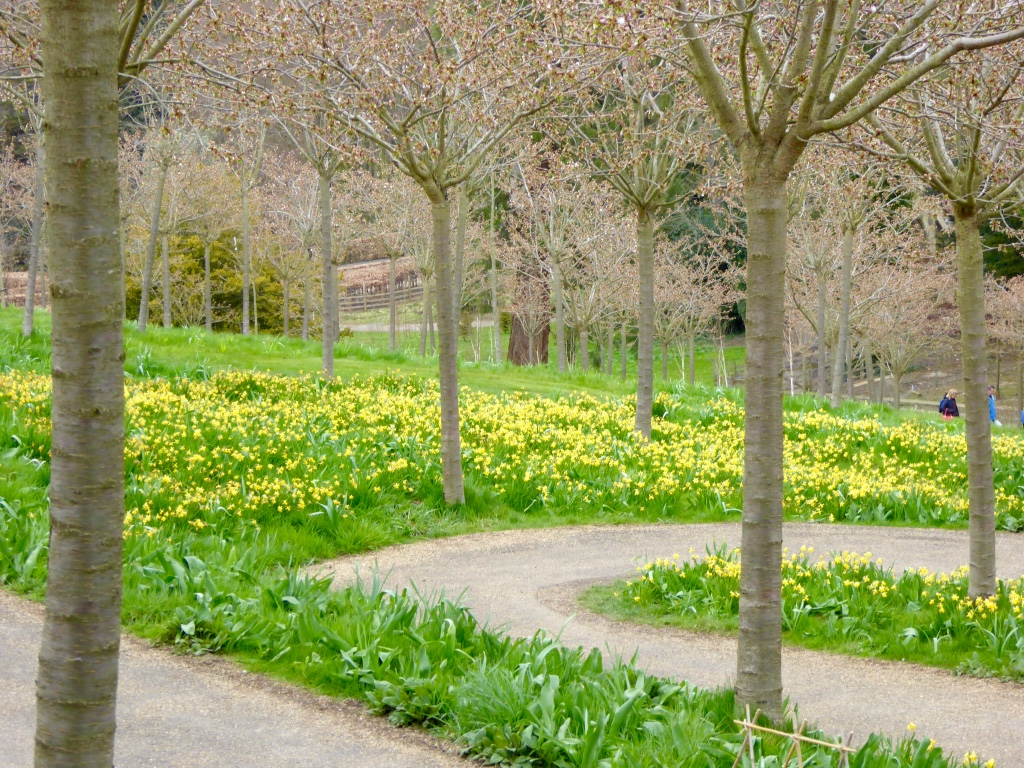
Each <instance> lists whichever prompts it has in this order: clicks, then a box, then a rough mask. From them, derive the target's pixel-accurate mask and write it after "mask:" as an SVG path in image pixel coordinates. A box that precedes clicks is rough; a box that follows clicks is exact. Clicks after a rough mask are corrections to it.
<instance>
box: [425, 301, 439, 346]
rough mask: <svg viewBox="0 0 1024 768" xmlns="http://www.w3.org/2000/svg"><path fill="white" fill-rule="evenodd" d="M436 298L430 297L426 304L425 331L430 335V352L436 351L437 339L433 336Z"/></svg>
mask: <svg viewBox="0 0 1024 768" xmlns="http://www.w3.org/2000/svg"><path fill="white" fill-rule="evenodd" d="M435 302H436V299H434V298H431V300H430V303H429V304H427V333H428V334H429V336H430V354H434V353H435V352H437V339H436V338H435V336H434V331H435V330H436V325H435V324H434V303H435Z"/></svg>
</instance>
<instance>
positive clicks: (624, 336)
mask: <svg viewBox="0 0 1024 768" xmlns="http://www.w3.org/2000/svg"><path fill="white" fill-rule="evenodd" d="M628 329H629V326H628V325H626V321H625V319H623V321H622V324H621V325H620V326H619V378H620V379H622V380H623V381H625V380H626V349H627V348H628V346H629V340H628V332H629V331H628ZM653 374H654V360H653V355H652V359H651V375H652V378H653Z"/></svg>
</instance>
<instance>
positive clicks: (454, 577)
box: [321, 523, 1024, 768]
mask: <svg viewBox="0 0 1024 768" xmlns="http://www.w3.org/2000/svg"><path fill="white" fill-rule="evenodd" d="M785 538H786V545H787V546H788V547H789V548H790V549H791V550H793V551H795V550H797V549H799V547H800V546H801V545H807V546H813V547H815V549H816V551H817V552H819V553H826V552H829V551H840V550H850V551H856V552H859V553H862V554H863V553H865V552H871V553H872V554H874V555H875V556H879V557H882V558H883V559H884V561H885V562H886V563H891V564H893V565H894V566H895V567H896V568H897V569H902V568H904V567H920V566H924V567H927V568H929V569H931V570H933V571H949V570H952V569H953V568H956V567H957V566H959V565H962V564H964V563H965V562H966V559H967V534H966V533H965V532H961V531H936V530H921V529H910V528H902V529H900V528H872V527H866V526H865V527H852V526H834V525H809V524H792V523H787V525H786V537H785ZM712 542H727V543H728V544H730V545H735V544H738V543H739V525H738V524H716V525H685V526H684V525H645V526H617V527H595V526H588V527H574V528H557V529H541V530H526V531H509V532H501V533H486V534H477V535H471V536H464V537H459V538H455V539H442V540H434V541H427V542H421V543H417V544H409V545H403V546H398V547H391V548H388V549H384V550H381V551H378V552H376V553H373V554H370V555H367V556H363V557H349V558H342V559H339V560H336V561H333V562H331V563H328V564H325V565H324V566H321V569H322V570H324V571H326V572H333V573H334V574H335V580H336V582H337V583H339V584H344V583H349V582H351V581H352V580H353V579H354V577H355V572H356V568H355V566H359V567H361V568H362V569H363V572H364V573H366V570H367V568H373V567H375V566H376V567H377V568H379V569H380V571H381V572H382V573H389V576H388V583H389V584H390V585H391V586H392V587H395V586H403V585H405V584H408V583H409V582H414V583H415V584H416V586H417V587H418V588H419V589H421V590H422V591H425V592H428V593H429V592H437V591H442V590H443V591H444V593H445V594H447V595H449V596H452V597H456V596H458V595H460V594H461V595H464V600H465V601H466V603H467V604H468V605H469V606H470V607H471V608H472V609H473V610H474V611H475V613H476V614H477V616H478V617H480V618H481V619H487V620H489V621H490V623H491V624H492V625H501V626H504V627H506V628H507V629H508V630H509V631H510V632H512V633H513V634H516V635H529V634H532V633H533V632H534V631H535V630H537V629H540V628H543V629H546V630H548V631H551V632H555V633H557V632H560V633H561V638H562V640H563V642H565V643H566V644H568V645H583V646H586V647H599V648H607V649H609V650H611V651H613V652H615V653H622V654H626V655H630V654H632V653H633V651H634V650H637V651H638V653H639V663H640V664H641V666H643V667H644V668H646V669H648V670H650V671H651V672H654V673H657V674H659V675H666V676H671V677H675V678H677V679H685V680H688V681H690V682H693V683H698V684H700V685H705V686H718V685H724V684H728V683H729V682H730V679H731V677H732V675H733V670H734V665H735V651H736V648H735V645H736V644H735V641H734V640H733V639H732V638H726V637H715V636H707V635H698V634H694V633H689V632H683V631H680V630H674V629H661V628H652V627H645V626H635V625H630V624H626V623H619V622H614V621H610V620H607V619H604V618H602V617H599V616H595V615H593V614H588V613H587V612H584V611H582V610H581V609H579V607H578V606H577V604H576V596H577V595H578V594H579V593H580V592H581V591H582V590H583V589H585V588H586V587H587V586H589V585H591V584H593V583H596V582H608V581H611V580H613V579H616V578H621V577H624V576H628V574H630V573H632V572H633V570H634V566H635V561H636V559H637V558H639V557H645V556H650V557H665V556H671V555H672V554H674V553H679V554H680V556H682V557H685V556H686V555H687V553H688V551H689V548H690V547H693V548H694V549H696V550H697V551H698V552H703V550H704V547H705V545H706V544H710V543H712ZM997 552H998V562H999V575H1000V576H1001V577H1003V578H1011V577H1012V578H1016V577H1018V576H1020V575H1022V574H1024V537H1021V536H1017V535H1012V534H1010V535H1000V536H999V538H998V541H997ZM783 679H784V684H785V692H786V695H787V696H789V697H790V698H791V699H792V701H794V702H796V703H797V704H798V705H799V707H800V714H801V716H803V717H806V718H808V719H810V720H812V721H814V722H816V723H818V724H819V725H820V726H821V727H823V728H825V729H826V730H828V731H830V732H832V733H836V734H839V733H849V732H851V731H852V732H853V733H854V735H855V739H856V737H857V736H860V737H862V738H863V737H864V736H866V735H867V734H868V733H869V732H872V731H884V732H887V733H890V734H893V735H897V736H898V735H902V734H904V733H905V732H906V731H905V729H906V726H907V724H908V723H915V724H916V725H917V726H918V728H919V733H922V734H926V735H927V736H929V737H931V738H934V739H935V740H936V741H938V742H939V743H940V744H942V745H943V746H944V747H946V749H947V750H948V751H950V752H951V753H952V754H954V755H962V754H963V753H964V752H965V751H966V750H967V749H968V748H970V749H974V750H976V751H977V752H978V753H979V754H983V755H985V756H986V757H994V758H996V760H997V762H998V764H999V765H1000V766H1001V768H1010V766H1013V767H1015V768H1016V767H1019V766H1024V737H1022V736H1021V734H1022V733H1024V686H1022V685H1019V684H1016V683H1001V682H998V681H994V680H980V679H976V678H969V677H955V676H953V675H952V674H951V673H950V672H948V671H944V670H939V669H930V668H927V667H922V666H918V665H911V664H899V663H894V662H885V661H875V660H869V659H857V658H852V657H847V656H838V655H829V654H824V653H819V652H812V651H805V650H799V649H790V648H787V649H786V650H785V652H784V658H783Z"/></svg>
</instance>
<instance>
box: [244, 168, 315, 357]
mask: <svg viewBox="0 0 1024 768" xmlns="http://www.w3.org/2000/svg"><path fill="white" fill-rule="evenodd" d="M240 179H241V193H242V335H243V336H246V335H248V333H249V281H250V275H249V272H250V269H251V266H252V249H251V245H252V244H251V243H250V241H249V183H248V181H247V180H246V177H245V169H244V168H243V169H242V173H241V176H240ZM322 194H323V192H322V191H321V195H322ZM322 204H323V203H322V200H321V205H322ZM322 212H323V208H322V207H321V213H322ZM332 367H333V365H332ZM332 375H333V374H332Z"/></svg>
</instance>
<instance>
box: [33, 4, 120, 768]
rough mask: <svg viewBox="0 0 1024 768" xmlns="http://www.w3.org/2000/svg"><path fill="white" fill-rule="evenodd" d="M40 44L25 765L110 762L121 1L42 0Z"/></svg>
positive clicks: (116, 575)
mask: <svg viewBox="0 0 1024 768" xmlns="http://www.w3.org/2000/svg"><path fill="white" fill-rule="evenodd" d="M41 40H42V51H41V55H42V58H43V60H44V61H45V62H46V65H45V71H44V79H43V93H44V96H45V104H46V107H45V109H46V120H45V123H46V128H45V130H46V155H47V156H46V178H47V179H48V180H49V182H50V183H49V184H48V185H47V191H46V195H47V201H48V204H49V211H48V227H47V238H48V242H49V245H50V259H51V261H50V264H51V278H52V280H53V333H52V370H53V374H52V376H53V399H52V425H53V426H52V446H53V447H52V451H51V462H50V544H49V562H48V568H47V577H46V618H45V621H44V624H43V633H42V642H41V644H40V649H39V668H38V672H37V675H36V735H35V765H36V766H37V768H51V767H54V768H55V767H56V766H61V768H68V767H73V768H109V766H111V765H112V764H113V759H114V758H113V752H114V729H115V724H116V718H115V704H116V700H117V671H118V647H119V641H120V635H121V557H122V529H123V526H124V343H123V336H122V333H123V324H122V318H121V316H120V312H119V310H120V306H121V304H120V297H119V295H118V294H119V287H118V273H119V271H120V268H121V265H120V263H119V256H118V248H117V230H118V223H119V220H120V219H119V211H118V176H117V160H118V91H117V50H118V7H117V5H116V4H115V3H111V2H109V0H76V2H69V1H68V0H43V2H42V3H41Z"/></svg>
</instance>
